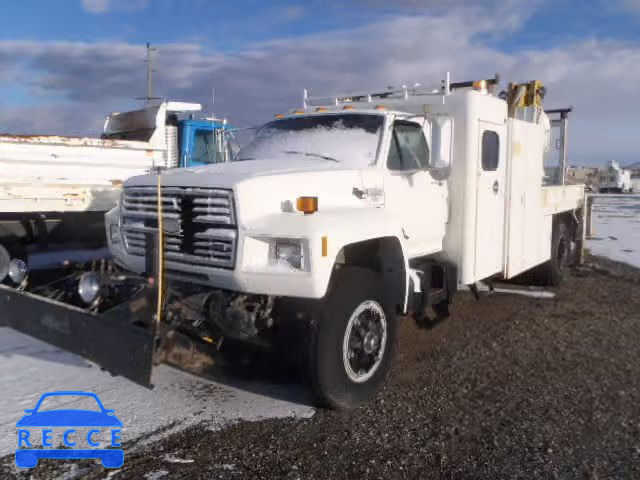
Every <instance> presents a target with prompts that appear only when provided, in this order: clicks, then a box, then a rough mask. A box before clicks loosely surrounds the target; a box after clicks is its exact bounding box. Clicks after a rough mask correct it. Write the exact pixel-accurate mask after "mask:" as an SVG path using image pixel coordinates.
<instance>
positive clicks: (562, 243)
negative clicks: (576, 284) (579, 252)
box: [545, 220, 572, 287]
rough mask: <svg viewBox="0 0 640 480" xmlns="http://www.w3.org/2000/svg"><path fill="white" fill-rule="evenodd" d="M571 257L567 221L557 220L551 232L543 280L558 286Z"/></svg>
mask: <svg viewBox="0 0 640 480" xmlns="http://www.w3.org/2000/svg"><path fill="white" fill-rule="evenodd" d="M571 259H572V243H571V234H570V232H569V227H568V226H567V223H566V222H564V221H562V220H558V221H554V223H553V230H552V232H551V259H550V260H549V261H548V262H547V264H546V265H545V277H546V278H545V280H546V283H547V284H548V285H551V286H554V287H558V286H560V285H562V283H563V282H564V281H565V280H566V278H567V275H568V273H569V267H570V265H571Z"/></svg>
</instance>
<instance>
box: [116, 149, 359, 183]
mask: <svg viewBox="0 0 640 480" xmlns="http://www.w3.org/2000/svg"><path fill="white" fill-rule="evenodd" d="M351 168H352V167H348V166H345V165H343V164H340V163H336V162H332V161H329V160H322V159H314V158H310V157H304V156H288V157H285V158H278V159H275V158H269V159H259V160H243V161H238V162H229V163H216V164H213V165H207V166H204V167H194V168H175V169H172V170H166V171H164V172H162V184H163V185H165V186H173V187H183V186H190V187H204V188H207V187H220V188H233V187H234V185H236V184H237V183H238V182H240V181H243V180H247V179H248V178H254V177H262V176H273V175H283V174H291V173H302V172H316V171H320V172H324V171H337V170H339V171H344V170H349V169H351ZM156 183H157V175H156V174H148V175H140V176H137V177H133V178H130V179H129V180H127V181H126V182H125V186H127V187H128V186H146V185H156Z"/></svg>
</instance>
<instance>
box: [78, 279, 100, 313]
mask: <svg viewBox="0 0 640 480" xmlns="http://www.w3.org/2000/svg"><path fill="white" fill-rule="evenodd" d="M101 288H102V286H101V284H100V279H99V278H98V275H96V274H95V273H84V274H82V276H81V277H80V281H79V282H78V294H79V295H80V298H81V299H82V301H83V302H84V303H86V304H87V305H91V304H92V303H93V302H95V301H96V300H97V298H98V296H99V295H100V289H101Z"/></svg>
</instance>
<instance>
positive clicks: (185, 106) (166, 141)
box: [102, 101, 232, 168]
mask: <svg viewBox="0 0 640 480" xmlns="http://www.w3.org/2000/svg"><path fill="white" fill-rule="evenodd" d="M201 110H202V106H201V105H200V104H199V103H187V102H170V101H163V102H161V103H159V104H158V105H150V106H147V107H145V108H143V109H141V110H132V111H128V112H115V113H112V114H110V115H108V116H107V119H106V122H105V125H104V131H103V134H102V138H105V139H110V140H129V141H135V142H144V144H146V145H148V146H149V147H150V148H151V149H153V150H155V151H166V155H164V158H163V165H162V166H164V167H165V168H188V167H198V166H202V165H209V164H212V163H220V162H228V161H230V160H231V156H232V151H231V147H230V143H229V139H230V135H229V134H230V131H231V129H230V127H229V126H228V125H227V122H226V120H220V119H217V118H196V115H200V113H199V112H201ZM146 145H145V146H146ZM138 148H139V147H138ZM157 166H159V165H157Z"/></svg>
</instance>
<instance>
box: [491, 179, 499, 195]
mask: <svg viewBox="0 0 640 480" xmlns="http://www.w3.org/2000/svg"><path fill="white" fill-rule="evenodd" d="M499 189H500V184H499V183H498V180H496V181H495V182H493V193H495V194H497V193H498V190H499Z"/></svg>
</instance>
